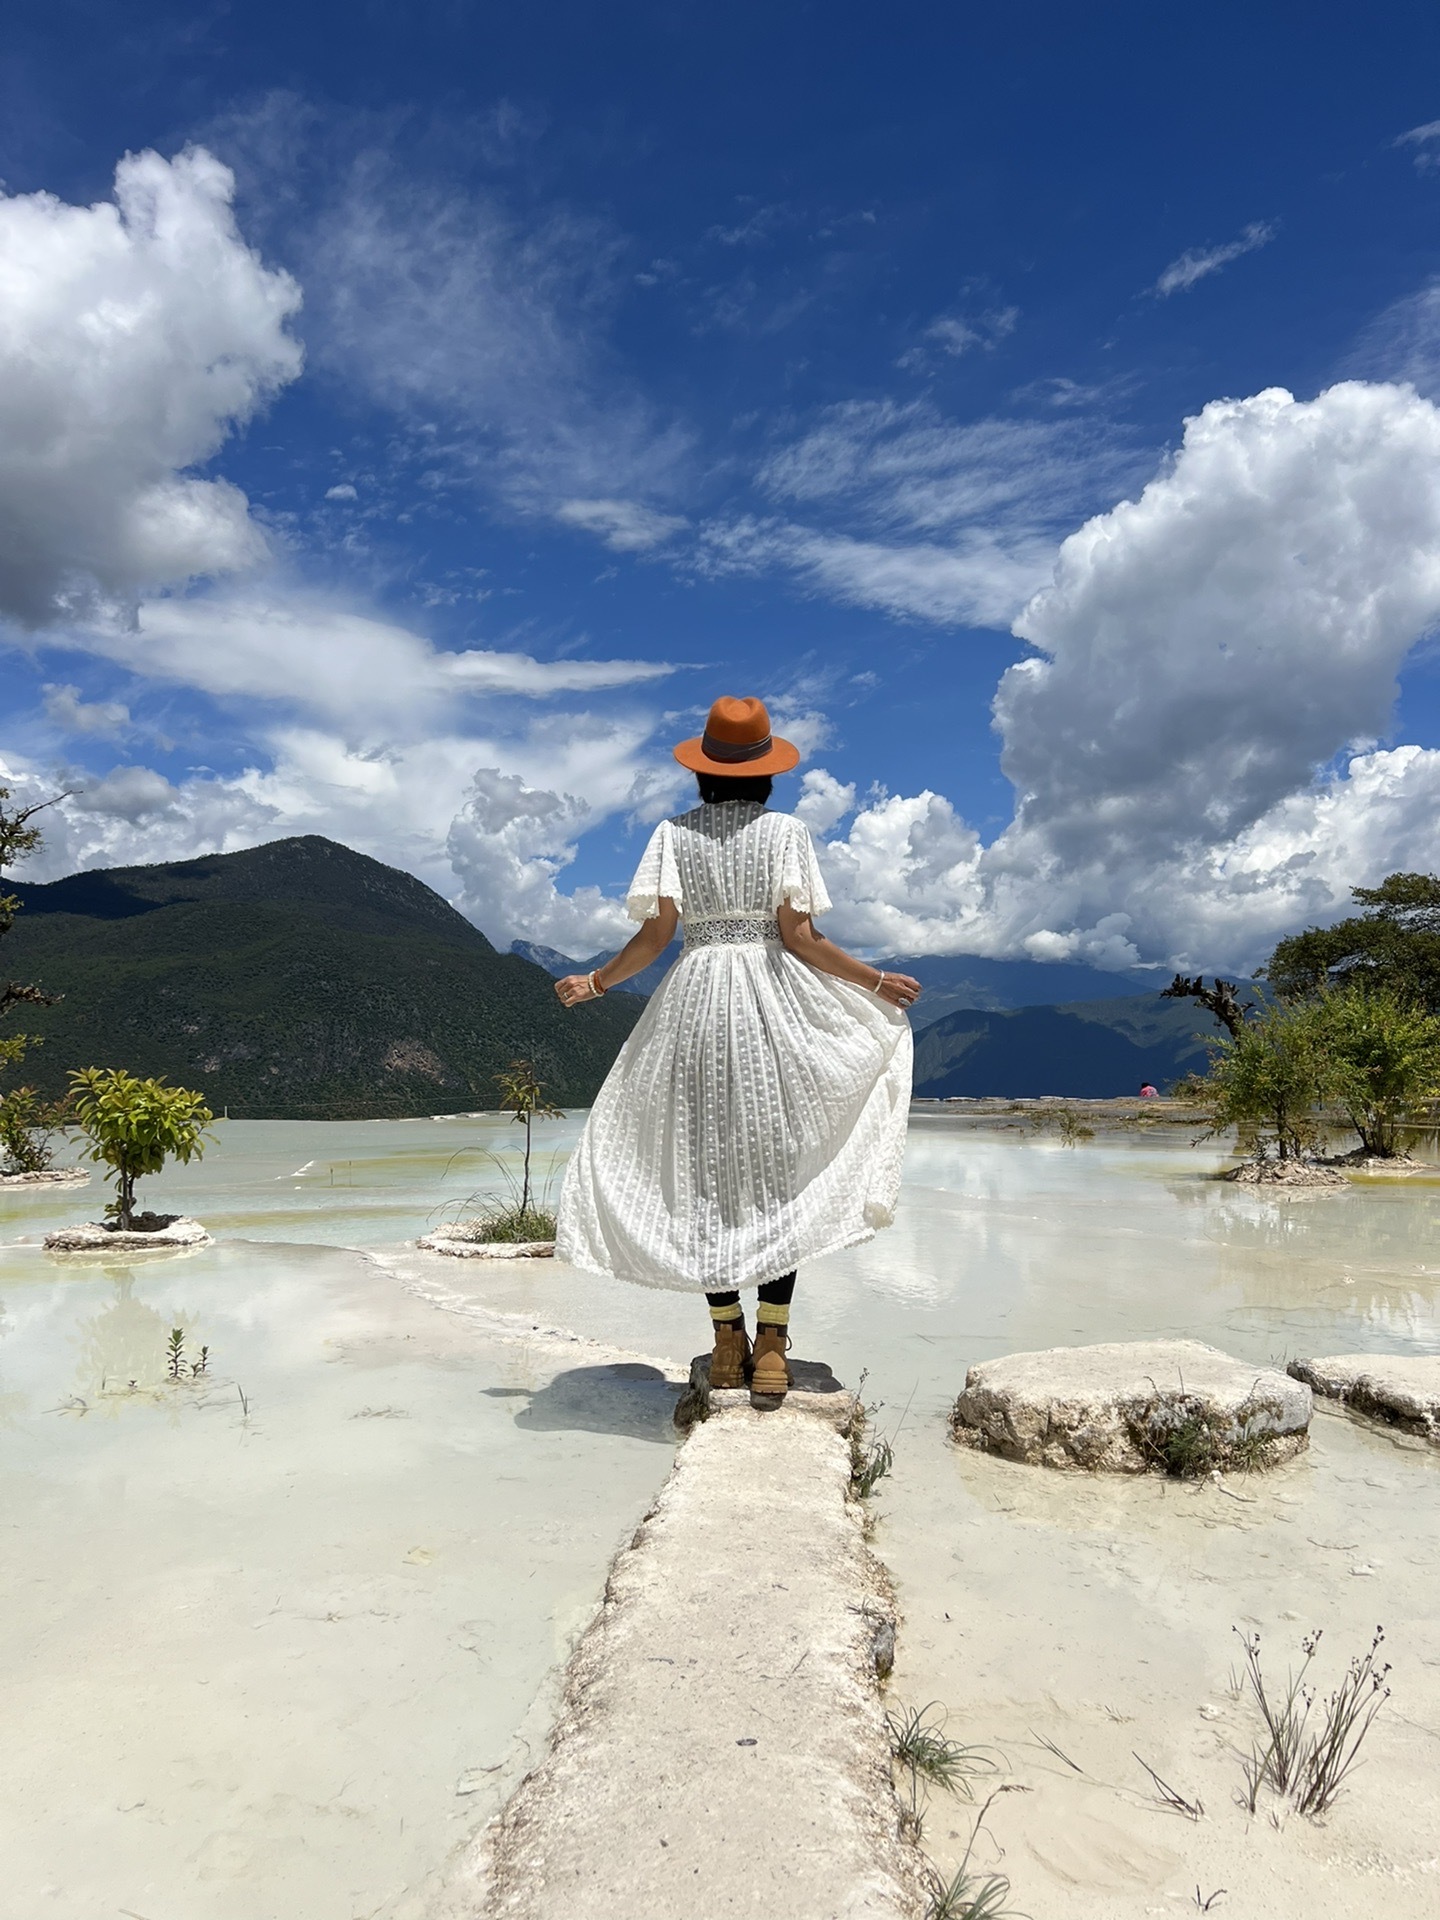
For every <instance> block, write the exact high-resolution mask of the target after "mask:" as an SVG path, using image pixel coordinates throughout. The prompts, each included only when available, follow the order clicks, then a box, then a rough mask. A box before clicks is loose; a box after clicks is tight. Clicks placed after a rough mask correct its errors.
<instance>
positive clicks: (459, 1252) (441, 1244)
mask: <svg viewBox="0 0 1440 1920" xmlns="http://www.w3.org/2000/svg"><path fill="white" fill-rule="evenodd" d="M415 1244H416V1246H417V1247H420V1248H421V1249H423V1251H424V1252H426V1253H448V1254H449V1255H450V1256H451V1257H452V1258H453V1259H456V1260H553V1259H554V1257H555V1242H554V1241H553V1240H464V1239H458V1238H456V1236H455V1235H453V1234H449V1233H427V1234H426V1235H425V1237H424V1239H423V1240H417V1241H416V1242H415Z"/></svg>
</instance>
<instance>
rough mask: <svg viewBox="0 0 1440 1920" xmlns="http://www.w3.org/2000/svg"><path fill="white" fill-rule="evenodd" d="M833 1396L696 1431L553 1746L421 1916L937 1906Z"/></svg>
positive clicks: (876, 1912)
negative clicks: (885, 1680) (899, 1762)
mask: <svg viewBox="0 0 1440 1920" xmlns="http://www.w3.org/2000/svg"><path fill="white" fill-rule="evenodd" d="M842 1397H843V1398H848V1397H849V1396H848V1395H843V1393H834V1394H830V1395H824V1394H818V1393H817V1394H809V1393H807V1394H805V1395H804V1396H803V1397H797V1396H793V1395H792V1396H791V1398H790V1399H789V1400H787V1402H786V1404H785V1405H784V1406H783V1407H781V1408H779V1409H778V1410H777V1411H775V1412H770V1413H758V1412H755V1411H753V1410H752V1409H750V1408H749V1407H747V1406H743V1405H732V1404H730V1403H729V1402H730V1397H729V1396H724V1398H725V1401H726V1404H724V1405H723V1406H717V1407H716V1408H715V1410H714V1411H713V1412H712V1415H711V1417H710V1418H709V1419H708V1420H706V1421H704V1422H702V1423H701V1424H700V1425H698V1426H697V1427H696V1428H695V1429H694V1431H693V1433H692V1434H691V1436H690V1438H689V1439H688V1440H687V1441H686V1442H685V1444H684V1446H683V1447H681V1448H680V1450H679V1453H678V1455H677V1458H676V1464H675V1467H674V1470H673V1471H672V1473H671V1475H670V1478H669V1480H668V1481H667V1483H666V1485H665V1488H664V1490H663V1491H662V1493H661V1494H660V1497H659V1499H658V1500H657V1501H656V1503H655V1505H654V1507H653V1508H652V1509H651V1511H650V1513H649V1514H648V1515H647V1516H646V1518H645V1520H644V1522H643V1523H642V1525H641V1526H640V1528H639V1530H638V1531H637V1533H636V1534H635V1536H634V1539H633V1540H632V1541H631V1543H630V1545H629V1546H628V1547H626V1548H625V1549H624V1550H623V1551H622V1552H621V1554H620V1555H619V1557H618V1558H617V1560H616V1561H615V1563H614V1566H613V1567H612V1569H611V1572H610V1578H609V1580H608V1582H607V1583H606V1587H605V1597H604V1600H603V1602H602V1604H601V1607H600V1609H599V1612H598V1614H597V1616H596V1618H595V1620H594V1621H593V1622H592V1624H591V1626H590V1627H589V1629H588V1630H587V1631H586V1633H585V1635H584V1636H583V1638H582V1639H581V1640H580V1642H579V1644H578V1646H577V1647H576V1649H575V1652H574V1654H573V1655H572V1656H571V1659H570V1662H569V1665H568V1668H567V1670H566V1675H565V1692H564V1702H563V1707H562V1710H561V1714H560V1718H559V1722H558V1724H557V1725H556V1727H555V1729H554V1732H553V1735H552V1738H551V1742H550V1747H549V1751H548V1752H547V1753H546V1754H545V1755H544V1757H543V1758H541V1759H539V1760H538V1761H537V1763H536V1765H535V1766H534V1768H533V1770H532V1771H531V1772H530V1773H529V1774H527V1775H526V1777H525V1779H524V1780H523V1781H522V1782H521V1784H520V1785H519V1787H518V1788H517V1789H516V1791H515V1793H514V1795H513V1797H512V1798H511V1800H510V1801H509V1803H508V1805H507V1806H506V1807H505V1809H504V1811H503V1812H502V1813H501V1814H500V1815H499V1817H498V1818H497V1819H496V1820H494V1821H493V1822H492V1823H491V1825H490V1826H489V1827H488V1828H487V1829H486V1831H485V1832H484V1834H483V1835H481V1836H480V1837H479V1839H478V1841H477V1842H476V1843H475V1844H473V1845H472V1847H471V1848H470V1849H469V1850H468V1852H467V1854H466V1855H465V1856H464V1857H463V1858H462V1860H461V1862H460V1863H459V1866H458V1870H457V1872H456V1874H455V1876H454V1878H453V1879H452V1881H451V1883H450V1885H449V1886H448V1887H447V1888H446V1890H445V1898H444V1899H443V1901H442V1902H440V1903H439V1904H437V1905H434V1906H430V1907H427V1909H426V1911H427V1913H431V1914H433V1915H435V1916H436V1920H438V1916H439V1915H441V1914H443V1915H444V1916H445V1917H446V1920H450V1916H452V1915H453V1916H455V1920H460V1916H464V1920H697V1917H698V1916H702V1915H704V1916H708V1915H717V1916H719V1915H725V1916H732V1915H733V1916H737V1920H738V1916H740V1915H753V1916H761V1915H766V1916H774V1920H920V1916H921V1915H922V1914H924V1913H925V1912H926V1911H928V1910H929V1900H928V1897H927V1896H928V1890H927V1888H926V1886H925V1883H924V1877H923V1861H922V1858H921V1856H920V1854H919V1852H918V1850H917V1849H916V1848H915V1847H913V1846H911V1845H909V1844H908V1842H906V1841H905V1839H904V1838H903V1837H902V1833H901V1822H900V1805H899V1802H898V1801H897V1799H896V1797H895V1791H894V1787H893V1784H892V1780H891V1764H890V1760H891V1755H890V1741H889V1737H888V1733H887V1730H886V1725H885V1718H884V1703H883V1701H882V1698H881V1695H880V1690H879V1675H880V1672H881V1671H882V1669H883V1668H884V1667H885V1666H886V1665H887V1663H888V1662H889V1661H890V1660H891V1659H893V1657H894V1656H893V1635H894V1625H895V1611H894V1603H893V1598H892V1596H891V1592H890V1588H889V1583H888V1581H887V1579H886V1577H885V1573H884V1569H883V1568H882V1567H881V1566H880V1565H879V1563H878V1561H876V1559H875V1558H874V1556H873V1554H872V1553H871V1552H870V1549H869V1547H868V1546H867V1544H866V1539H865V1525H864V1517H863V1513H862V1511H861V1509H860V1507H859V1505H858V1503H857V1502H855V1501H854V1500H852V1499H851V1498H850V1497H849V1486H850V1449H849V1444H848V1442H847V1440H846V1438H845V1436H844V1434H843V1433H841V1432H838V1431H837V1430H836V1428H835V1426H834V1425H833V1424H832V1423H831V1421H830V1420H829V1418H816V1417H815V1415H816V1413H817V1412H819V1411H820V1410H821V1409H820V1406H819V1403H820V1402H822V1401H827V1402H828V1401H836V1400H839V1399H841V1398H842ZM721 1398H722V1396H721V1395H718V1394H717V1395H716V1396H715V1399H716V1400H717V1401H719V1400H720V1399H721ZM802 1398H803V1404H802Z"/></svg>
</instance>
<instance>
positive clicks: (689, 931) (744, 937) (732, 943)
mask: <svg viewBox="0 0 1440 1920" xmlns="http://www.w3.org/2000/svg"><path fill="white" fill-rule="evenodd" d="M779 938H780V922H779V921H778V920H777V919H776V918H775V915H774V914H773V913H716V914H706V915H699V916H697V917H696V918H694V919H687V920H686V922H685V945H686V946H687V947H738V946H751V945H755V946H760V945H763V944H764V942H765V941H767V940H778V939H779Z"/></svg>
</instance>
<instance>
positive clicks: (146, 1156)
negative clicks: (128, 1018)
mask: <svg viewBox="0 0 1440 1920" xmlns="http://www.w3.org/2000/svg"><path fill="white" fill-rule="evenodd" d="M70 1082H71V1086H72V1088H73V1099H74V1115H75V1123H76V1125H77V1126H78V1127H79V1128H80V1131H81V1132H82V1133H83V1134H84V1136H85V1138H86V1139H87V1140H88V1141H89V1143H90V1152H89V1156H88V1157H89V1158H90V1159H91V1160H93V1161H94V1162H95V1163H96V1164H97V1165H99V1166H106V1167H109V1168H110V1170H111V1174H112V1177H113V1178H114V1181H115V1198H114V1199H113V1200H112V1201H111V1202H110V1204H109V1206H107V1207H106V1209H105V1217H106V1219H107V1220H113V1221H114V1223H115V1225H116V1226H117V1227H119V1228H121V1229H122V1230H124V1231H126V1232H128V1231H130V1230H132V1229H133V1227H134V1222H135V1182H136V1181H137V1180H139V1179H141V1178H142V1177H143V1176H144V1175H146V1174H153V1173H159V1172H160V1170H161V1168H162V1167H163V1166H164V1165H165V1162H166V1161H167V1160H179V1161H181V1162H182V1163H188V1162H189V1161H191V1160H198V1159H199V1158H200V1157H201V1156H202V1155H203V1153H204V1151H205V1146H206V1142H207V1141H208V1140H209V1139H210V1138H211V1137H212V1136H211V1135H209V1134H207V1133H206V1131H205V1129H206V1128H207V1127H208V1126H209V1124H210V1122H211V1121H212V1120H213V1119H214V1118H215V1116H214V1114H213V1113H211V1111H210V1109H209V1107H207V1106H206V1104H205V1101H204V1098H203V1097H202V1096H201V1095H200V1094H198V1093H191V1092H189V1091H188V1090H187V1089H186V1088H184V1087H172V1086H167V1084H166V1083H165V1081H163V1080H137V1079H136V1078H135V1077H134V1075H133V1074H129V1073H126V1072H124V1070H123V1069H121V1068H119V1067H85V1068H83V1069H81V1071H79V1072H78V1073H72V1074H71V1075H70Z"/></svg>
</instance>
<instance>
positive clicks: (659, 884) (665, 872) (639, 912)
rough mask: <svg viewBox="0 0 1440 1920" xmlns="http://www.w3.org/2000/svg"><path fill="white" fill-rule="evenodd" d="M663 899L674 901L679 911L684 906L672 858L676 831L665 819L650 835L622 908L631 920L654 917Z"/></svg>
mask: <svg viewBox="0 0 1440 1920" xmlns="http://www.w3.org/2000/svg"><path fill="white" fill-rule="evenodd" d="M662 900H673V901H674V902H675V904H676V906H677V907H679V908H681V909H682V910H683V908H684V905H685V899H684V895H683V894H682V893H681V891H680V867H679V863H678V862H677V861H676V858H675V830H674V828H673V827H672V826H671V824H670V822H669V821H668V820H662V821H661V822H660V824H659V826H658V827H656V829H655V831H654V833H652V834H651V836H650V844H649V846H648V847H646V849H645V852H644V854H643V855H642V856H641V860H640V864H639V866H638V867H637V868H636V869H635V878H634V879H633V880H632V881H631V882H630V890H629V892H628V893H627V894H626V895H625V911H626V912H627V913H628V914H629V916H630V918H631V919H632V920H653V919H654V918H655V916H656V914H657V913H659V911H660V902H661V901H662Z"/></svg>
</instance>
